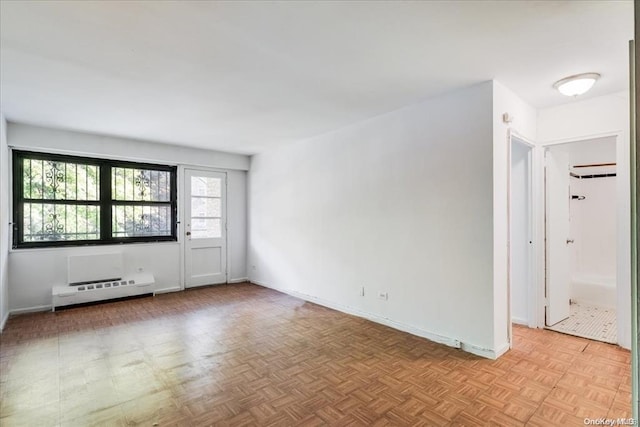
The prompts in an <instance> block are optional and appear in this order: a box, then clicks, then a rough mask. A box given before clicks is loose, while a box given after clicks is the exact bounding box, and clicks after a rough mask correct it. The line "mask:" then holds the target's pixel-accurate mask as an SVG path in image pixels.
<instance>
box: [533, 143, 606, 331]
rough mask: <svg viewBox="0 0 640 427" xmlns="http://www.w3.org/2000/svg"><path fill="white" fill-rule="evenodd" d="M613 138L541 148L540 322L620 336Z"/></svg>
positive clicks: (563, 329)
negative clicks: (542, 280) (542, 265)
mask: <svg viewBox="0 0 640 427" xmlns="http://www.w3.org/2000/svg"><path fill="white" fill-rule="evenodd" d="M616 166H617V165H616V137H615V136H610V137H603V138H595V139H589V140H584V141H577V142H571V143H565V144H559V145H554V146H551V147H548V148H547V149H546V151H545V168H544V177H545V278H546V280H545V300H546V304H545V323H544V324H545V327H546V328H548V329H551V330H554V331H558V332H563V333H566V334H570V335H576V336H580V337H583V338H589V339H593V340H597V341H603V342H608V343H614V344H615V343H617V341H618V334H617V324H616V321H617V313H616V312H617V300H618V298H617V280H616V269H617V258H616V256H617V255H616V246H617V240H616V239H617V237H616V236H617V199H616V197H617V196H616V194H617V190H616V188H617V186H616Z"/></svg>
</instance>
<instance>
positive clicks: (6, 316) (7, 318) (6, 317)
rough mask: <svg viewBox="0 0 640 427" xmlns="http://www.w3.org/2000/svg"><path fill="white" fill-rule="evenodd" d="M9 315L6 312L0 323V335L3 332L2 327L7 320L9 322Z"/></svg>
mask: <svg viewBox="0 0 640 427" xmlns="http://www.w3.org/2000/svg"><path fill="white" fill-rule="evenodd" d="M9 313H10V311H9V310H7V314H5V315H4V318H3V319H2V322H0V333H2V331H4V327H5V325H6V324H7V320H9Z"/></svg>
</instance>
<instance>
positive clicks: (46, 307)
mask: <svg viewBox="0 0 640 427" xmlns="http://www.w3.org/2000/svg"><path fill="white" fill-rule="evenodd" d="M49 310H51V305H36V306H34V307H25V308H14V309H13V310H9V315H14V314H25V313H37V312H39V311H49Z"/></svg>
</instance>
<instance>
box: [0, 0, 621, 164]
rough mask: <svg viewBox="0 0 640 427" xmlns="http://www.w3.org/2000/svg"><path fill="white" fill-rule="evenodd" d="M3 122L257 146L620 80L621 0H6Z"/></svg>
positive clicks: (227, 146)
mask: <svg viewBox="0 0 640 427" xmlns="http://www.w3.org/2000/svg"><path fill="white" fill-rule="evenodd" d="M0 4H1V6H0V8H1V9H0V12H1V27H0V31H1V57H0V60H1V69H0V70H1V82H0V83H1V87H0V89H1V108H2V112H3V114H4V115H5V116H6V117H7V119H8V120H13V121H19V122H24V123H32V124H39V125H45V126H51V127H59V128H64V129H74V130H83V131H89V132H95V133H103V134H109V135H117V136H126V137H132V138H141V139H148V140H155V141H162V142H170V143H174V144H183V145H188V146H197V147H205V148H211V149H218V150H225V151H232V152H240V153H256V152H260V151H264V150H265V149H268V148H269V147H272V146H273V145H275V144H280V143H285V142H289V141H294V140H297V139H302V138H307V137H310V136H314V135H318V134H321V133H324V132H327V131H330V130H333V129H336V128H338V127H341V126H344V125H346V124H349V123H353V122H355V121H358V120H362V119H364V118H367V117H371V116H374V115H377V114H380V113H384V112H387V111H391V110H394V109H397V108H400V107H402V106H405V105H408V104H411V103H415V102H418V101H420V100H422V99H424V98H427V97H430V96H433V95H436V94H439V93H443V92H446V91H449V90H452V89H454V88H458V87H462V86H466V85H470V84H474V83H478V82H481V81H485V80H489V79H496V80H498V81H500V82H501V83H503V84H504V85H505V86H507V87H509V88H510V89H512V90H513V91H514V92H516V93H517V94H519V95H520V96H521V97H522V98H523V99H525V100H526V101H528V102H529V103H530V104H532V105H533V106H535V107H544V106H550V105H557V104H560V103H565V102H573V101H572V100H571V99H568V98H565V97H562V96H561V95H560V94H558V93H557V92H556V91H554V90H553V89H552V87H551V85H552V84H553V82H554V81H556V80H558V79H560V78H562V77H566V76H567V75H571V74H576V73H582V72H590V71H594V72H599V73H601V74H602V78H601V80H600V81H599V82H598V83H597V84H596V86H595V87H594V89H593V90H592V92H590V93H589V94H588V95H586V96H598V95H603V94H607V93H611V92H615V91H620V90H624V89H626V88H627V87H628V80H627V79H628V66H627V64H628V59H627V52H628V46H627V41H628V40H629V39H631V38H632V37H633V2H632V1H584V2H583V1H539V2H536V1H527V2H524V1H522V2H519V1H497V2H489V1H476V2H453V1H449V2H435V1H431V2H373V1H372V2H366V1H354V2H266V1H261V2H204V1H201V2H161V1H155V2H154V1H140V2H134V1H127V2H93V1H87V2H76V1H47V2H17V1H16V2H13V1H2V2H1V3H0Z"/></svg>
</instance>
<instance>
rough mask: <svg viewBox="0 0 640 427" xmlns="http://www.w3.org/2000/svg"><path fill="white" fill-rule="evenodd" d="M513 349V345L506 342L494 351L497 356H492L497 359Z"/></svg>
mask: <svg viewBox="0 0 640 427" xmlns="http://www.w3.org/2000/svg"><path fill="white" fill-rule="evenodd" d="M510 349H511V346H510V345H509V343H508V342H507V343H504V344H502V345H501V346H499V347H498V349H497V350H496V351H494V352H493V353H494V355H495V357H492V359H494V360H495V359H497V358H498V357H500V356H502V355H503V354H505V353H506V352H507V351H509V350H510Z"/></svg>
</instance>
